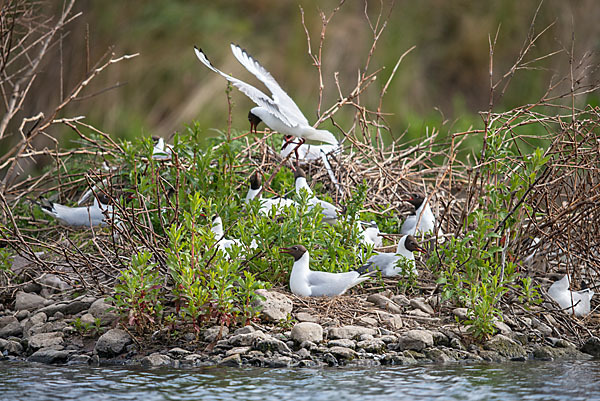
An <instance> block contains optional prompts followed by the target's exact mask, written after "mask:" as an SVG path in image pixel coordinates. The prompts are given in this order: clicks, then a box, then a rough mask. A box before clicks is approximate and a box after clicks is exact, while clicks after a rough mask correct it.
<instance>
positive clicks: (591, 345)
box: [581, 336, 600, 358]
mask: <svg viewBox="0 0 600 401" xmlns="http://www.w3.org/2000/svg"><path fill="white" fill-rule="evenodd" d="M581 352H585V353H586V354H589V355H592V356H594V357H596V358H598V357H600V338H598V337H594V336H591V337H590V338H588V339H587V340H586V341H585V344H583V346H582V347H581Z"/></svg>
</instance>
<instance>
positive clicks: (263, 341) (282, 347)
mask: <svg viewBox="0 0 600 401" xmlns="http://www.w3.org/2000/svg"><path fill="white" fill-rule="evenodd" d="M252 348H254V349H255V350H258V351H262V352H267V351H272V352H275V351H277V352H279V353H280V354H283V355H286V354H288V355H289V354H291V353H292V351H291V350H290V348H289V347H288V346H287V344H286V343H284V342H283V341H281V340H278V339H276V338H273V337H270V336H265V338H258V339H256V340H255V341H254V343H253V344H252Z"/></svg>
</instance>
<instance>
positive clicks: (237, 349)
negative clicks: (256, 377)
mask: <svg viewBox="0 0 600 401" xmlns="http://www.w3.org/2000/svg"><path fill="white" fill-rule="evenodd" d="M251 349H252V347H235V348H232V349H230V350H227V352H225V356H230V355H235V354H240V355H244V354H246V353H248V352H250V350H251Z"/></svg>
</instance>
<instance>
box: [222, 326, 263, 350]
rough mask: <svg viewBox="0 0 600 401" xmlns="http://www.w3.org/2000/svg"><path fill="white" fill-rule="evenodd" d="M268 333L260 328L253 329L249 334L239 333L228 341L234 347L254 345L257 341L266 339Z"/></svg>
mask: <svg viewBox="0 0 600 401" xmlns="http://www.w3.org/2000/svg"><path fill="white" fill-rule="evenodd" d="M266 338H267V335H266V334H265V333H263V332H262V331H260V330H256V331H253V332H251V333H248V334H237V335H233V336H232V337H230V338H229V340H227V342H228V343H229V344H230V345H231V346H233V347H245V346H248V345H253V344H254V342H255V341H258V340H264V339H266Z"/></svg>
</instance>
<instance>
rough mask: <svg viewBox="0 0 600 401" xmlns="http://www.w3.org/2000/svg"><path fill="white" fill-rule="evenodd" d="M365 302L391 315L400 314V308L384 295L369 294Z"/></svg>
mask: <svg viewBox="0 0 600 401" xmlns="http://www.w3.org/2000/svg"><path fill="white" fill-rule="evenodd" d="M367 301H368V302H371V303H373V304H375V305H377V306H378V307H380V308H381V309H384V310H387V311H390V312H392V313H402V308H401V307H400V306H398V305H397V304H396V303H395V302H393V301H392V300H391V299H389V298H388V297H386V296H385V295H382V294H371V295H369V296H368V297H367Z"/></svg>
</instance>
